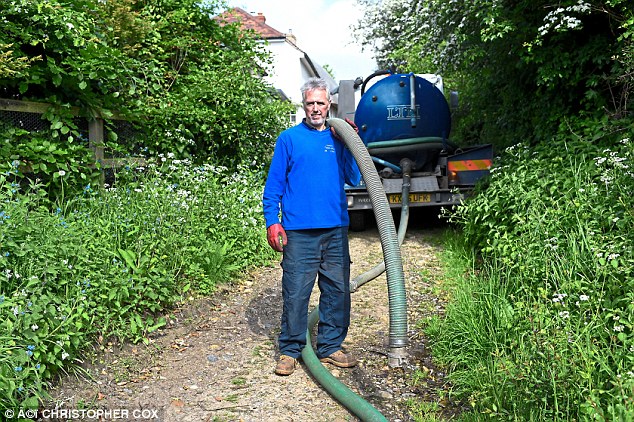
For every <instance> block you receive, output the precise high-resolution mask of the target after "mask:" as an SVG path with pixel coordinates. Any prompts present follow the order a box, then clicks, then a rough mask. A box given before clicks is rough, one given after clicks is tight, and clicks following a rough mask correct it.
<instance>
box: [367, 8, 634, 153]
mask: <svg viewBox="0 0 634 422" xmlns="http://www.w3.org/2000/svg"><path fill="white" fill-rule="evenodd" d="M359 1H360V3H361V4H362V5H364V6H365V8H366V11H365V17H364V19H363V21H362V23H363V24H362V23H361V22H360V23H359V24H358V25H357V27H356V35H357V38H358V39H360V41H362V42H363V43H364V44H365V45H366V46H372V47H373V48H375V49H377V56H378V57H380V59H381V61H382V64H384V65H385V64H387V63H389V62H391V63H396V64H399V65H402V66H405V67H408V68H409V69H407V70H408V71H409V70H413V71H419V72H429V71H432V72H441V73H443V74H444V75H445V77H446V80H447V81H448V82H449V83H448V85H450V84H451V85H454V86H453V87H452V88H453V89H456V90H459V91H460V92H461V98H462V103H463V105H464V106H465V107H464V108H463V113H464V112H467V113H468V117H465V116H464V115H463V116H462V119H461V121H460V125H459V128H460V129H459V133H460V135H461V136H462V137H464V138H471V139H473V140H474V141H486V142H494V143H497V144H498V145H509V144H512V143H515V142H516V141H517V140H519V139H534V140H535V141H538V140H543V139H547V138H548V136H549V135H550V134H552V133H553V132H554V131H556V130H557V127H558V125H559V119H560V117H561V116H564V115H571V114H578V113H585V112H596V111H600V112H603V111H604V110H605V109H607V108H611V109H612V111H611V113H612V114H613V115H617V114H618V115H620V116H623V113H622V111H620V112H617V111H616V110H615V107H618V108H620V109H623V108H624V107H625V108H626V109H627V104H625V103H627V102H628V101H625V100H621V101H614V99H615V98H617V97H618V98H622V99H623V98H629V96H628V95H627V93H629V92H631V83H629V82H628V80H629V81H631V72H630V73H628V72H627V71H626V70H625V67H624V65H623V63H624V62H623V61H622V60H621V59H619V57H620V58H623V57H624V56H625V57H627V56H628V53H627V52H628V51H629V52H630V53H629V56H630V57H631V46H630V45H631V38H632V37H631V35H632V29H631V28H632V8H631V6H630V5H629V3H628V2H626V1H623V0H616V1H595V2H592V3H589V2H585V1H583V0H579V1H576V0H575V1H564V2H557V3H554V2H550V1H543V0H542V1H538V2H535V1H519V2H518V1H510V0H500V1H493V0H476V1H473V2H457V1H449V0H415V1H412V2H407V3H402V2H396V1H392V0H383V1H373V0H359ZM630 69H631V68H630ZM627 75H629V76H627ZM623 77H625V80H624V78H623Z"/></svg>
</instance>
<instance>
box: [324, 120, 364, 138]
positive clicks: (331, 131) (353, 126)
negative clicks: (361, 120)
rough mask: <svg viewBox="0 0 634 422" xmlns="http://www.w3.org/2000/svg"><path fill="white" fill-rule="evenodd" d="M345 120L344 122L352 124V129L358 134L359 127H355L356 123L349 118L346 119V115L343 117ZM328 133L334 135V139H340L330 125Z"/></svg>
mask: <svg viewBox="0 0 634 422" xmlns="http://www.w3.org/2000/svg"><path fill="white" fill-rule="evenodd" d="M344 120H345V121H346V123H348V124H349V125H350V126H352V129H354V131H355V132H356V133H357V135H358V134H359V128H358V127H357V125H355V124H354V122H353V121H352V120H350V119H348V118H347V117H346V118H345V119H344ZM330 133H332V136H334V137H335V138H336V139H338V140H340V141H341V140H342V139H341V137H340V136H339V134H338V133H337V131H336V130H335V128H334V127H332V126H330Z"/></svg>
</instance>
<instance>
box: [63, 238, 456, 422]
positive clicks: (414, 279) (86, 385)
mask: <svg viewBox="0 0 634 422" xmlns="http://www.w3.org/2000/svg"><path fill="white" fill-rule="evenodd" d="M439 230H440V229H412V230H410V231H409V232H408V235H407V237H406V239H405V242H404V244H403V247H402V256H403V266H404V270H405V280H406V288H407V296H408V313H409V336H410V345H409V346H408V352H409V354H410V358H409V359H408V362H407V365H405V366H404V367H403V368H396V369H394V368H388V365H387V356H386V353H387V347H386V345H387V341H388V332H389V323H388V315H389V312H388V309H389V308H388V300H387V297H388V296H387V282H386V279H385V276H384V275H383V276H381V277H379V278H377V279H375V280H373V281H372V282H370V283H368V284H366V285H365V286H363V287H361V288H360V289H359V290H358V292H356V293H354V294H353V297H352V325H351V327H350V331H349V335H348V338H347V340H346V343H345V344H344V346H345V347H346V349H347V350H348V351H351V352H352V353H354V354H355V355H356V356H357V357H358V358H359V360H360V364H359V365H358V366H357V367H355V368H353V369H346V370H342V369H336V368H334V367H329V369H330V370H331V372H332V373H333V374H334V375H335V376H336V377H338V378H339V379H341V380H342V381H343V382H344V383H345V384H346V385H347V386H348V387H349V388H351V389H352V390H353V391H355V392H357V393H358V394H360V395H361V396H362V397H363V398H365V399H366V400H367V401H369V402H370V403H371V404H372V405H373V406H375V407H376V408H377V409H378V410H379V411H380V412H382V413H383V414H384V415H385V416H386V418H387V419H388V420H390V421H399V420H400V421H409V420H413V417H412V416H411V415H410V412H408V408H407V406H406V402H407V401H408V400H410V399H415V400H417V401H418V402H421V401H423V402H427V403H429V407H431V408H433V407H435V406H437V407H438V409H440V411H439V413H438V414H439V415H440V414H442V415H444V416H448V415H451V414H453V413H455V412H456V411H457V408H456V407H455V406H454V405H453V404H451V403H448V402H447V401H446V398H443V396H444V394H443V391H444V390H445V389H446V388H447V386H446V385H445V382H444V380H443V374H442V373H439V372H438V371H437V370H436V369H435V368H434V366H433V365H432V364H431V361H430V356H429V351H428V350H427V349H426V347H425V339H424V338H423V337H422V335H421V333H420V330H418V329H417V327H416V323H417V322H418V321H419V320H420V319H421V318H425V317H427V316H429V315H432V314H435V313H438V312H440V311H441V309H442V300H441V299H439V298H438V297H437V296H435V292H436V290H437V289H434V286H435V285H436V283H438V282H439V281H440V280H439V274H440V273H439V269H438V260H437V256H436V255H437V252H438V246H437V245H436V244H435V243H434V239H436V238H437V236H438V234H439ZM350 246H351V256H352V260H353V267H352V275H353V276H355V275H358V274H360V273H362V272H364V271H366V270H368V269H370V268H371V267H373V266H374V265H376V264H377V263H378V262H380V261H381V260H382V253H381V247H380V242H379V236H378V232H377V231H376V229H373V230H368V231H365V232H362V233H351V235H350ZM280 279H281V269H280V267H279V265H273V266H271V267H267V268H262V269H261V270H259V271H258V272H257V273H254V274H251V275H250V276H248V277H246V278H245V279H243V280H241V281H240V282H239V283H237V284H236V285H234V286H231V287H230V288H229V287H225V288H223V289H222V290H221V291H219V292H218V293H217V294H216V295H214V297H212V298H208V299H204V300H193V301H191V302H190V303H188V304H186V305H185V306H182V307H181V308H180V309H178V310H177V311H175V312H173V313H172V316H171V318H170V321H169V324H168V326H169V328H167V329H163V330H161V331H160V333H158V334H156V335H153V336H152V338H151V342H150V344H149V345H147V346H146V345H127V346H124V347H123V348H121V347H119V346H114V345H108V346H107V347H106V350H105V353H99V354H97V355H95V356H94V358H93V359H92V360H93V362H86V363H85V365H84V366H85V368H86V374H88V375H89V378H88V377H79V378H77V377H66V378H64V379H63V380H62V383H61V385H60V386H59V387H58V388H56V389H55V390H54V391H52V395H53V397H54V398H55V400H56V402H57V403H58V406H59V407H61V408H66V409H81V408H88V409H110V410H112V409H128V411H129V413H128V414H129V415H132V411H133V410H137V413H136V414H139V410H140V409H145V413H144V415H153V412H154V411H156V413H157V414H158V419H157V418H155V419H153V420H161V421H166V422H171V421H348V420H357V418H355V417H354V416H353V415H351V414H350V413H349V412H348V411H347V410H346V409H345V408H344V407H342V406H341V405H340V404H339V403H338V402H337V401H336V400H334V399H333V398H332V397H331V396H330V395H329V394H328V393H327V392H326V391H325V390H323V389H322V388H321V387H320V386H319V385H318V384H317V383H316V382H315V381H314V379H313V378H312V377H311V375H310V374H309V373H308V372H307V370H306V368H305V367H304V366H303V365H302V366H301V368H300V369H299V370H298V371H296V372H295V373H294V374H293V375H291V376H289V377H279V376H276V375H275V374H273V367H274V364H275V360H276V358H277V356H278V353H277V346H276V336H277V334H278V330H279V314H280V309H281V292H280V290H281V288H280ZM315 296H316V295H313V298H314V297H315ZM414 374H416V376H414ZM420 408H421V407H419V411H420ZM106 420H108V419H106ZM110 420H112V419H110Z"/></svg>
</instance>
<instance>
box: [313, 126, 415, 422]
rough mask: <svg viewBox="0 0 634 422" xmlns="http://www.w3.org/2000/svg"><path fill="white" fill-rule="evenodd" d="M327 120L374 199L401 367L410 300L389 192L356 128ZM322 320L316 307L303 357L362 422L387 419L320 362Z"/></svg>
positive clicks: (392, 359) (394, 351)
mask: <svg viewBox="0 0 634 422" xmlns="http://www.w3.org/2000/svg"><path fill="white" fill-rule="evenodd" d="M328 122H329V123H330V125H331V126H333V127H334V128H335V130H336V131H337V133H338V134H339V136H340V137H341V138H342V139H343V141H344V143H345V144H346V146H347V147H348V149H349V150H350V151H351V152H352V155H353V156H354V158H355V160H356V161H357V164H358V166H359V170H361V174H362V175H363V179H364V181H365V183H366V188H367V190H368V193H369V195H370V200H371V201H372V208H373V210H374V215H375V217H376V221H377V226H378V229H379V235H380V238H381V247H382V249H383V256H384V259H385V261H384V262H385V266H386V268H387V282H388V299H389V313H390V338H389V346H390V351H389V352H388V363H389V365H390V366H402V362H403V361H404V359H405V350H404V349H405V346H406V345H407V299H406V296H405V277H404V275H403V263H402V261H401V250H400V246H399V241H398V239H397V236H396V229H395V226H394V219H393V218H392V212H391V210H390V205H389V203H388V201H387V195H386V194H385V190H384V189H383V184H382V183H381V179H380V178H379V175H378V174H377V172H376V169H375V167H374V163H373V161H372V158H371V157H370V154H369V153H368V150H367V149H366V147H365V145H364V144H363V141H361V138H359V136H358V135H357V134H356V132H355V131H354V129H352V127H351V126H350V125H349V124H348V123H347V122H345V121H344V120H342V119H336V118H330V119H328ZM318 319H319V312H318V310H317V309H314V310H313V311H312V312H311V313H310V315H309V316H308V330H307V332H306V347H304V349H303V350H302V360H303V361H304V363H305V364H306V367H307V368H308V370H309V371H310V373H311V374H312V375H313V376H314V377H315V378H316V379H317V381H318V382H319V383H320V384H321V385H322V386H323V387H324V388H325V389H326V390H327V391H328V392H329V393H330V394H332V395H333V396H334V397H335V398H336V399H337V400H338V401H339V402H340V403H341V404H343V405H344V406H345V407H346V408H347V409H348V410H350V411H351V412H352V413H354V414H355V415H357V416H358V417H359V418H361V420H363V421H386V420H387V419H385V417H384V416H383V415H382V414H381V413H379V412H378V411H377V410H376V409H375V408H374V407H373V406H372V405H371V404H369V403H368V402H367V401H365V400H363V399H362V398H361V397H359V396H358V395H356V394H355V393H354V392H353V391H352V390H350V389H349V388H348V387H346V386H345V385H344V384H343V383H341V382H340V381H339V380H337V379H336V378H335V377H334V376H332V374H330V372H329V371H328V370H327V369H326V368H324V366H323V365H322V364H321V362H320V361H319V359H318V358H317V356H316V355H315V352H314V351H313V349H312V342H311V335H310V333H311V331H312V329H313V328H314V326H315V324H317V321H318Z"/></svg>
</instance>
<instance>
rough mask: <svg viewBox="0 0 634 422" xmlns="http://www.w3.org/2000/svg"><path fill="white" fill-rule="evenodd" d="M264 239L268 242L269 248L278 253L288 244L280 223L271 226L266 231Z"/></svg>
mask: <svg viewBox="0 0 634 422" xmlns="http://www.w3.org/2000/svg"><path fill="white" fill-rule="evenodd" d="M266 238H267V240H268V241H269V245H270V246H271V248H273V250H276V251H278V252H282V250H283V249H284V246H286V244H287V243H288V240H287V239H286V232H285V231H284V227H282V225H281V224H280V223H277V224H271V225H270V226H269V227H268V228H267V229H266Z"/></svg>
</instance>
